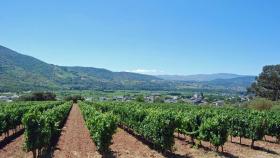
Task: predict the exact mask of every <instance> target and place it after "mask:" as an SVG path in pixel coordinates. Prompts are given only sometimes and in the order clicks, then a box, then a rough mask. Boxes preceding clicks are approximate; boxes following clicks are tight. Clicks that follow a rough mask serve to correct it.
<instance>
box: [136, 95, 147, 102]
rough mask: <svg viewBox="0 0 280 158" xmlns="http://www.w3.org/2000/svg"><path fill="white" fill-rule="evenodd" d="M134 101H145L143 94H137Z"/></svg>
mask: <svg viewBox="0 0 280 158" xmlns="http://www.w3.org/2000/svg"><path fill="white" fill-rule="evenodd" d="M136 101H137V102H145V98H144V96H143V95H138V96H137V97H136Z"/></svg>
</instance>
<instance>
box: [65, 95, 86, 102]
mask: <svg viewBox="0 0 280 158" xmlns="http://www.w3.org/2000/svg"><path fill="white" fill-rule="evenodd" d="M64 100H66V101H73V103H78V101H79V100H81V101H84V100H85V98H84V97H82V96H81V95H73V96H67V97H65V98H64Z"/></svg>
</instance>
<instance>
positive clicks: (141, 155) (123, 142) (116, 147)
mask: <svg viewBox="0 0 280 158" xmlns="http://www.w3.org/2000/svg"><path fill="white" fill-rule="evenodd" d="M112 142H113V144H112V145H111V146H110V148H111V150H112V153H113V155H112V156H107V157H120V158H149V157H150V158H155V157H156V158H163V157H164V156H163V155H161V154H160V153H158V152H157V151H155V150H152V149H151V148H149V146H147V145H145V144H143V143H142V142H141V141H139V140H137V139H136V138H135V137H133V136H132V135H130V134H128V133H127V132H125V131H124V130H123V129H120V128H118V130H117V133H116V134H114V136H113V141H112Z"/></svg>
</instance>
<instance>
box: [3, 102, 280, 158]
mask: <svg viewBox="0 0 280 158" xmlns="http://www.w3.org/2000/svg"><path fill="white" fill-rule="evenodd" d="M0 134H1V136H0V157H1V158H2V157H3V158H6V157H9V158H18V157H19V158H32V157H54V158H64V157H68V158H69V157H73V158H74V157H77V158H84V157H85V158H88V157H123V158H127V157H131V158H134V157H156V158H161V157H175V158H176V157H178V158H181V157H195V158H200V157H210V158H211V157H244V158H245V157H264V158H266V157H272V158H274V157H280V144H279V140H280V112H279V111H276V110H274V111H256V110H250V109H245V108H244V109H241V108H230V107H220V108H217V107H205V106H204V107H202V106H193V105H186V104H179V103H177V104H167V103H138V102H82V101H80V102H78V103H75V104H73V103H72V102H61V101H48V102H12V103H1V106H0Z"/></svg>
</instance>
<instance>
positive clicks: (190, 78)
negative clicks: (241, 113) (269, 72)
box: [157, 73, 255, 82]
mask: <svg viewBox="0 0 280 158" xmlns="http://www.w3.org/2000/svg"><path fill="white" fill-rule="evenodd" d="M157 77H159V78H161V79H165V80H173V81H198V82H202V81H213V80H216V79H233V78H239V77H255V76H250V75H239V74H233V73H213V74H195V75H157Z"/></svg>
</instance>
